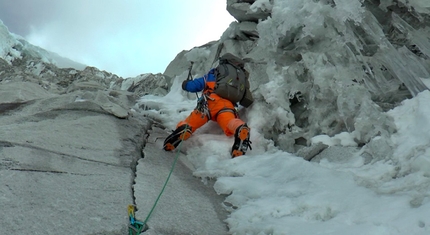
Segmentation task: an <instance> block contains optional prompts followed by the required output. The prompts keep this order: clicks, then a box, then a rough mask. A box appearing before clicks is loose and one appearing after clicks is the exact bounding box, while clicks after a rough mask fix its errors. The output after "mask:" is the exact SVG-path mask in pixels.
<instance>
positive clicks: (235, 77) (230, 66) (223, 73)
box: [214, 53, 254, 107]
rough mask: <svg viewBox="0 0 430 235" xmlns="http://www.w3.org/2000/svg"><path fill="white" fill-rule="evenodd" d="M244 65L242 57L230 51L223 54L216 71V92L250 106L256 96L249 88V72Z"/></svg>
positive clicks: (234, 101) (233, 101) (232, 100)
mask: <svg viewBox="0 0 430 235" xmlns="http://www.w3.org/2000/svg"><path fill="white" fill-rule="evenodd" d="M244 65H245V62H244V61H243V60H242V59H240V58H238V57H236V56H234V55H232V54H230V53H227V54H224V55H223V56H221V57H220V58H219V65H218V67H217V68H216V72H215V75H216V85H215V89H214V93H215V94H217V95H219V96H220V97H222V98H224V99H227V100H230V101H231V102H232V103H233V104H235V103H237V102H239V104H240V105H242V106H244V107H249V106H250V105H251V104H252V103H253V102H254V98H253V97H252V93H251V91H250V90H249V80H248V77H249V73H248V72H247V71H246V70H245V69H244Z"/></svg>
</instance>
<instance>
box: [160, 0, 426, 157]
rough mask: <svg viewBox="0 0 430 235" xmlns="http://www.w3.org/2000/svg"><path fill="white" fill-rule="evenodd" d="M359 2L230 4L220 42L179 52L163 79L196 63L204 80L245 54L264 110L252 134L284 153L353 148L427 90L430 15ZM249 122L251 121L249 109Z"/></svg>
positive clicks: (388, 128) (414, 8) (236, 0)
mask: <svg viewBox="0 0 430 235" xmlns="http://www.w3.org/2000/svg"><path fill="white" fill-rule="evenodd" d="M362 2H363V3H360V1H351V2H348V4H343V1H307V0H306V1H240V0H228V1H227V9H228V11H229V12H230V14H231V15H232V16H234V17H235V18H236V19H237V22H235V23H232V24H231V25H230V27H229V28H228V29H227V30H226V31H225V32H224V34H223V36H222V37H221V40H220V41H218V42H216V43H211V44H207V45H203V46H201V47H198V48H193V49H192V50H190V51H183V52H181V53H180V54H178V56H177V57H176V58H175V60H173V61H172V62H171V64H170V65H169V66H168V67H167V70H166V73H169V75H168V76H169V77H174V76H176V75H180V74H182V73H183V72H184V71H185V70H186V65H187V64H189V61H194V62H195V64H194V65H196V64H197V65H199V66H195V69H194V74H195V75H202V74H204V73H205V71H207V70H208V69H209V68H211V66H213V64H214V63H213V61H214V58H216V57H217V56H219V54H223V53H225V52H230V53H233V54H236V55H238V56H241V57H243V58H248V59H249V60H250V62H249V63H248V64H247V66H246V68H247V69H248V71H249V72H250V82H251V89H252V91H253V95H254V98H255V99H256V102H255V103H254V106H255V105H257V106H258V108H259V110H260V111H262V110H264V111H262V112H263V113H266V114H267V118H265V120H267V121H265V120H259V122H263V123H259V124H258V126H260V127H262V128H261V129H259V130H258V131H259V132H261V133H264V136H265V138H267V139H271V140H273V141H274V142H275V145H277V146H279V147H280V148H282V149H284V150H287V151H289V152H296V151H298V150H299V149H301V148H303V147H306V146H309V145H310V143H311V141H310V139H311V138H312V137H314V136H315V135H320V134H325V135H329V136H334V135H336V134H338V133H341V132H350V133H354V135H355V136H356V139H355V142H356V144H357V145H358V146H362V145H365V144H367V143H368V142H369V141H371V139H372V138H373V137H374V136H390V135H391V133H393V132H394V131H395V127H394V125H393V122H392V120H390V118H388V117H387V116H386V115H385V114H384V112H385V111H386V110H388V109H391V108H393V107H395V106H396V105H397V104H399V102H401V101H402V100H404V99H406V98H409V97H412V96H415V95H416V94H417V93H419V92H420V91H423V90H426V89H428V88H427V86H426V85H425V83H428V80H429V78H430V50H429V48H430V42H429V40H428V38H430V30H429V26H430V23H429V22H430V21H429V17H430V11H429V9H428V8H425V7H421V8H420V7H419V4H418V3H411V2H408V1H389V0H388V1H373V0H366V1H362ZM414 4H415V5H414ZM273 9H284V10H283V11H277V13H276V14H272V10H273ZM310 15H312V17H308V16H310ZM201 55H206V57H205V58H202V57H204V56H201ZM173 71H174V72H173ZM272 76H276V77H277V78H278V77H283V78H284V83H282V84H274V83H275V81H277V80H279V79H273V77H272ZM246 116H250V117H251V120H252V107H251V108H249V109H248V111H247V113H246ZM264 122H266V123H264Z"/></svg>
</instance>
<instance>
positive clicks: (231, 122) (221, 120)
mask: <svg viewBox="0 0 430 235" xmlns="http://www.w3.org/2000/svg"><path fill="white" fill-rule="evenodd" d="M217 122H218V124H219V126H220V127H221V129H222V130H223V131H224V133H225V135H226V136H232V135H234V132H235V131H236V129H237V128H238V127H239V126H241V125H243V124H245V122H244V121H242V120H240V119H239V118H237V117H236V115H235V114H234V113H232V112H222V113H220V114H218V117H217Z"/></svg>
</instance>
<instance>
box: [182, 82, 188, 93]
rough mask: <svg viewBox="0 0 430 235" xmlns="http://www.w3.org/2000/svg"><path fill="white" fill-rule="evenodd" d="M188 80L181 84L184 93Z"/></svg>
mask: <svg viewBox="0 0 430 235" xmlns="http://www.w3.org/2000/svg"><path fill="white" fill-rule="evenodd" d="M187 83H188V80H184V81H183V82H182V90H184V91H186V89H185V87H186V86H187Z"/></svg>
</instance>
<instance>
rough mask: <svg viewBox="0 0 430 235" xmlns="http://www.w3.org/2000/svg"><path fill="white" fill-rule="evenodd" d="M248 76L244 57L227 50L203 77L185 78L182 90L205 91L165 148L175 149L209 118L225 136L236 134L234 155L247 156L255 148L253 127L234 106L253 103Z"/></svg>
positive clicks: (166, 142) (170, 136) (178, 125)
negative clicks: (252, 138)
mask: <svg viewBox="0 0 430 235" xmlns="http://www.w3.org/2000/svg"><path fill="white" fill-rule="evenodd" d="M248 76H249V73H248V72H247V71H246V70H245V69H244V62H243V60H241V59H239V58H237V57H236V56H234V55H232V54H230V53H227V54H225V55H223V56H221V57H220V60H219V65H218V66H217V67H216V68H213V69H211V70H210V71H209V72H208V73H207V74H206V75H204V76H203V77H200V78H197V79H194V80H185V81H184V82H183V83H182V89H183V90H185V91H188V92H200V91H202V95H201V97H200V98H199V99H198V101H197V106H196V108H195V109H194V110H193V111H192V112H191V114H190V115H189V116H188V117H187V118H186V119H185V120H183V121H180V122H179V123H178V124H177V126H176V130H174V131H173V133H172V134H170V135H169V136H168V137H167V138H166V140H165V141H164V146H163V148H164V150H166V151H172V150H174V149H175V148H176V147H177V146H178V145H179V144H180V143H181V142H182V141H183V140H187V139H188V138H190V137H191V135H192V133H193V132H195V131H196V130H197V129H198V128H200V127H201V126H203V125H204V124H206V123H207V122H208V121H210V120H211V121H215V122H217V123H218V124H219V126H220V127H221V129H222V130H223V131H224V133H225V135H226V136H232V135H234V144H233V146H232V149H231V157H232V158H234V157H238V156H241V155H244V154H245V153H246V151H247V150H248V147H249V148H250V149H252V148H251V145H250V144H251V141H250V140H249V138H250V128H249V127H248V125H247V124H246V123H245V122H244V121H242V120H241V119H240V118H239V117H238V113H237V111H236V108H235V107H237V103H240V104H241V105H242V106H244V107H248V106H250V105H251V104H252V102H253V98H252V94H251V92H250V90H249V81H248ZM232 94H233V95H232ZM234 96H235V97H234Z"/></svg>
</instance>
